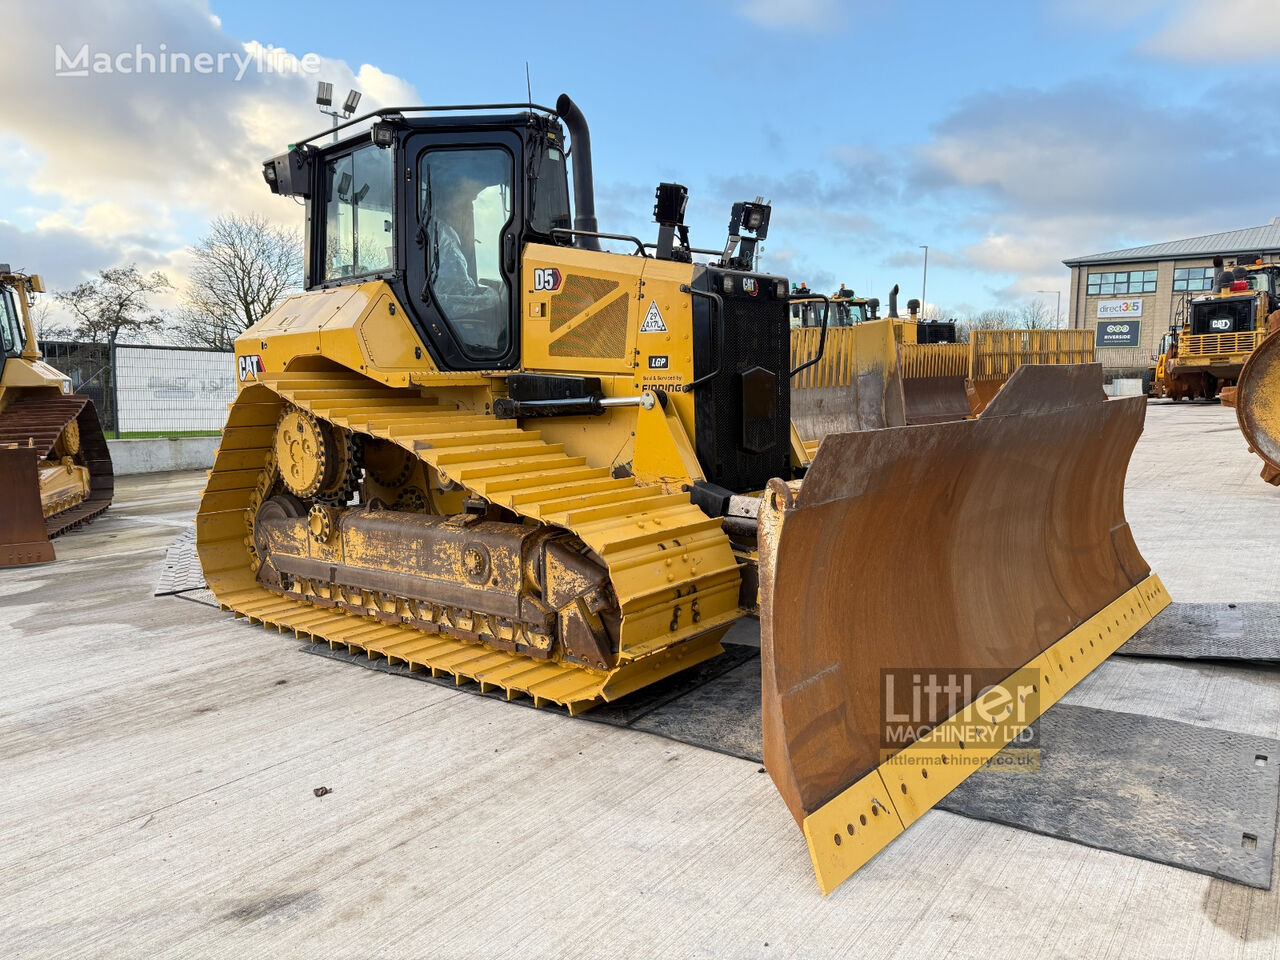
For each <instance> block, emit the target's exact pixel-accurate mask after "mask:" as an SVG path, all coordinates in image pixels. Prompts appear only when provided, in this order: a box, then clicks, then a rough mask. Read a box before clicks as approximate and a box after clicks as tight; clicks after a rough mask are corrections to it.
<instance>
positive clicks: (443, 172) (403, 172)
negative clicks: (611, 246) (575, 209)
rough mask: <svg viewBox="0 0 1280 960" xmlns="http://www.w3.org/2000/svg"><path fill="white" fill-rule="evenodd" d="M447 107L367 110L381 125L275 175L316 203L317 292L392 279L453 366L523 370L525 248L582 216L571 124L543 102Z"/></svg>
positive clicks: (310, 215)
mask: <svg viewBox="0 0 1280 960" xmlns="http://www.w3.org/2000/svg"><path fill="white" fill-rule="evenodd" d="M502 106H503V105H498V108H501V107H502ZM495 109H497V108H495ZM417 110H421V111H423V115H413V114H415V113H416V112H417ZM448 110H449V108H426V107H424V108H417V109H416V110H415V111H382V112H380V113H377V114H372V115H368V116H365V117H361V118H357V119H356V120H353V121H350V123H351V124H355V123H358V122H360V121H366V120H369V119H371V118H372V119H374V122H373V125H372V128H371V129H369V130H366V131H362V132H360V133H359V134H357V135H353V136H350V137H347V138H346V139H343V140H340V141H338V142H336V143H332V144H318V143H316V141H317V140H319V139H320V136H319V135H318V136H317V137H313V138H311V139H310V140H308V141H303V142H302V143H299V144H295V145H294V146H293V148H292V149H290V151H289V153H287V154H284V155H282V156H279V157H276V158H273V159H272V160H269V161H267V162H266V164H264V167H263V175H264V177H265V179H266V181H267V184H268V186H270V187H271V189H272V191H273V192H274V193H278V194H283V195H287V196H295V197H302V198H304V199H305V201H306V205H307V224H308V228H307V234H306V241H307V256H306V288H307V289H308V290H312V289H317V288H325V287H335V286H344V285H349V284H356V283H365V282H368V281H370V280H383V281H386V282H387V283H388V284H389V285H390V286H391V287H392V289H393V290H394V291H395V294H396V297H397V299H398V300H399V301H400V303H402V304H403V305H404V306H405V308H406V310H407V311H408V312H409V313H410V314H411V316H410V320H411V321H412V322H413V325H414V327H415V328H416V329H417V331H418V333H419V335H420V336H421V337H422V339H423V341H424V342H425V343H426V344H427V348H428V350H429V351H430V352H431V354H432V359H433V360H434V361H435V363H436V364H437V365H438V366H439V367H440V368H441V369H445V370H495V369H506V368H511V367H514V366H516V365H517V364H518V363H519V359H520V343H519V336H518V327H517V325H518V323H519V319H520V318H519V315H518V314H519V312H518V304H519V299H520V289H519V268H520V262H519V258H520V254H521V251H522V249H523V247H524V244H526V243H530V242H535V243H536V242H541V243H552V242H554V237H553V231H555V230H560V229H566V228H569V227H570V226H571V221H570V212H569V183H568V169H567V168H568V165H567V163H566V162H565V149H564V144H565V136H564V130H563V128H562V126H561V124H560V121H559V119H558V118H557V117H556V116H555V115H554V113H553V112H552V111H549V110H547V109H546V108H541V107H535V108H534V109H532V110H526V111H524V112H520V113H494V114H475V115H470V116H448V115H442V114H446V113H447V112H448ZM586 162H587V163H588V164H589V158H587V159H586ZM592 225H593V226H594V218H592Z"/></svg>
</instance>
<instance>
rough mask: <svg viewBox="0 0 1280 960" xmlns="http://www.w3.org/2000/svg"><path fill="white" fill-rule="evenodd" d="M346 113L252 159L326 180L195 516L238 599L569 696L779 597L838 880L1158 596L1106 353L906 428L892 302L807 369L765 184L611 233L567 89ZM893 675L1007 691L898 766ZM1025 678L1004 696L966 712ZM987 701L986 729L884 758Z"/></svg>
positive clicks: (234, 601)
mask: <svg viewBox="0 0 1280 960" xmlns="http://www.w3.org/2000/svg"><path fill="white" fill-rule="evenodd" d="M337 129H338V131H339V133H340V134H341V133H343V131H345V134H344V135H343V137H342V139H338V140H337V141H336V142H333V143H329V142H327V141H328V138H329V135H330V131H327V130H326V131H324V132H323V133H321V134H317V135H316V136H313V137H310V138H308V139H305V140H301V141H299V142H298V143H296V144H295V145H294V146H293V147H291V148H290V150H289V151H288V152H287V153H285V154H283V155H281V156H278V157H275V158H273V159H271V160H269V161H267V163H266V164H265V165H264V168H263V173H264V177H265V179H266V181H267V183H268V185H269V186H270V188H271V190H272V191H273V192H274V193H276V194H279V195H282V196H289V197H296V198H300V199H302V200H303V201H304V202H305V204H306V212H307V220H306V222H307V224H308V233H307V249H308V258H307V266H306V271H307V276H306V284H305V287H306V289H305V292H303V293H300V294H297V295H295V296H293V297H290V298H289V299H288V300H286V301H285V302H283V303H282V304H280V305H279V306H278V307H276V309H275V310H273V311H272V312H271V313H270V314H269V315H268V316H266V317H264V318H263V319H262V320H261V321H260V322H258V323H257V324H255V325H254V326H253V327H251V328H249V329H248V330H246V331H245V332H244V334H243V335H242V336H241V337H240V338H239V339H238V340H237V341H236V364H237V373H238V376H239V380H240V391H239V394H238V397H237V399H236V401H235V403H234V404H233V406H232V408H231V411H230V413H229V416H228V420H227V424H226V428H225V429H224V431H223V434H222V440H221V444H220V446H219V448H218V452H217V455H216V461H215V464H214V468H213V471H212V472H211V474H210V477H209V482H208V486H207V488H206V490H205V492H204V495H203V498H202V500H201V505H200V510H199V514H198V516H197V521H196V527H197V544H198V552H199V557H200V560H201V563H202V565H203V568H204V572H205V576H206V579H207V582H208V584H209V587H210V588H211V589H212V590H213V592H214V594H215V595H216V597H217V599H218V601H219V602H220V603H221V604H222V605H223V606H224V607H225V608H227V609H230V610H232V611H234V612H235V613H236V615H237V616H242V617H245V618H248V620H249V621H250V622H259V623H263V624H266V625H270V626H274V627H276V628H278V629H282V630H283V629H288V630H291V631H293V632H295V633H296V634H297V635H299V636H307V637H311V638H312V639H313V640H316V641H321V642H326V643H328V644H330V645H332V646H343V647H346V648H348V649H352V650H359V651H364V652H366V653H367V654H368V655H369V656H370V657H385V658H386V659H387V660H388V661H390V662H392V663H399V664H407V665H409V667H410V668H412V669H418V670H423V671H431V672H432V673H433V674H436V675H445V676H452V677H454V678H456V681H457V682H458V683H459V684H462V683H472V682H474V683H476V684H478V685H479V687H480V689H482V690H494V691H505V693H506V696H507V697H508V698H510V699H515V698H518V697H527V698H530V699H531V700H532V702H533V704H534V705H539V706H541V705H558V706H560V707H562V708H564V709H565V710H566V711H567V712H568V713H569V714H576V713H579V712H581V711H583V710H587V709H589V708H591V707H592V706H594V705H597V704H599V703H602V702H604V701H610V700H615V699H617V698H620V697H623V696H625V695H627V694H628V693H631V692H632V691H635V690H638V689H640V688H642V687H645V686H647V685H649V684H652V683H654V682H655V681H658V680H661V679H663V678H665V677H668V676H671V675H673V674H675V673H676V672H677V671H680V670H683V669H685V668H687V667H690V666H692V665H694V664H697V663H699V662H702V661H705V660H707V659H709V658H711V657H714V656H716V655H717V654H718V653H720V652H721V650H722V647H721V640H722V638H723V637H724V635H725V632H726V631H727V630H728V629H729V627H730V626H731V625H732V624H733V623H734V622H735V621H737V620H739V619H740V618H742V617H744V616H750V615H753V614H755V613H756V612H757V611H758V614H759V617H760V621H761V638H762V654H763V656H762V667H763V671H764V678H763V679H764V690H765V693H764V699H763V703H762V708H763V722H764V736H765V739H764V757H765V764H766V767H767V768H768V770H769V772H770V774H771V775H772V777H773V779H774V782H775V783H777V784H778V787H779V789H780V791H781V793H782V795H783V797H784V798H785V799H786V802H787V804H788V806H789V807H790V809H791V811H792V813H793V814H794V815H795V817H796V819H797V821H798V822H800V823H801V824H802V825H803V827H804V829H805V832H806V834H807V835H808V838H809V845H810V851H811V855H812V858H813V862H814V865H815V869H816V870H817V873H818V877H819V880H820V883H821V885H822V888H823V889H824V890H830V889H832V888H833V887H834V886H835V885H836V884H838V883H839V882H840V881H841V880H843V879H844V878H845V877H847V876H848V875H849V874H850V873H851V872H852V871H853V870H855V869H856V868H857V867H858V866H859V865H860V864H861V863H863V862H864V861H865V860H867V859H868V858H869V857H870V856H872V855H873V854H874V853H875V851H876V850H878V849H880V848H881V847H882V846H883V845H884V844H885V843H887V842H888V841H889V840H891V839H892V837H893V836H894V835H896V834H897V833H898V832H901V830H902V829H904V827H905V826H906V825H907V824H909V823H910V822H911V820H912V819H914V818H915V816H918V814H919V812H921V811H922V810H924V809H927V808H928V807H929V806H931V805H932V804H933V803H934V802H936V800H937V799H938V798H939V797H940V796H941V795H942V794H944V793H945V792H946V791H947V790H948V789H950V787H951V786H954V784H955V783H957V782H958V781H959V780H960V779H963V777H964V776H966V775H967V774H968V773H970V772H972V770H973V769H974V766H975V765H974V764H973V763H971V762H969V761H971V760H974V759H977V760H981V759H983V758H986V757H988V756H990V755H991V754H992V753H993V752H994V750H995V749H998V747H997V746H993V745H994V744H996V743H997V742H998V741H999V740H1000V738H1001V737H1004V736H1005V735H1006V734H1008V733H1009V732H1010V731H1013V730H1021V729H1022V728H1023V727H1025V725H1026V724H1028V723H1030V722H1031V720H1034V719H1035V717H1036V716H1038V713H1039V710H1040V709H1042V708H1043V707H1044V706H1045V705H1047V704H1049V703H1052V702H1053V700H1054V699H1056V697H1057V696H1059V695H1060V693H1061V691H1063V690H1065V689H1066V688H1068V687H1070V686H1071V684H1073V683H1074V682H1076V681H1077V680H1078V679H1079V678H1080V677H1082V676H1083V675H1084V673H1085V672H1087V671H1088V670H1089V669H1091V668H1092V667H1093V666H1094V665H1095V664H1096V663H1097V662H1099V661H1100V660H1101V659H1102V658H1103V657H1105V656H1106V655H1108V654H1109V653H1110V652H1112V651H1113V650H1114V649H1115V648H1116V647H1117V646H1118V645H1119V644H1120V643H1121V642H1122V641H1123V640H1124V639H1126V638H1127V637H1128V636H1130V635H1131V634H1132V633H1133V632H1134V631H1136V630H1137V629H1138V627H1139V626H1140V625H1141V624H1142V623H1145V622H1146V621H1147V620H1148V619H1149V618H1150V617H1151V616H1152V615H1153V614H1154V613H1155V612H1156V610H1158V609H1159V608H1160V606H1162V605H1163V603H1165V602H1167V596H1166V595H1165V593H1164V590H1163V588H1162V587H1161V586H1160V583H1159V580H1158V578H1156V577H1155V576H1154V575H1152V574H1151V572H1150V571H1149V569H1148V568H1147V565H1146V563H1145V562H1144V561H1143V560H1142V557H1141V556H1140V555H1139V553H1138V551H1137V548H1136V547H1135V545H1134V542H1133V539H1132V537H1131V536H1130V535H1129V529H1128V526H1127V525H1126V523H1125V520H1124V515H1123V502H1122V489H1123V482H1124V474H1125V469H1126V465H1127V462H1128V458H1129V455H1130V452H1131V450H1132V449H1133V445H1134V443H1135V442H1136V440H1137V438H1138V435H1139V433H1140V432H1141V429H1142V422H1143V416H1144V408H1143V405H1142V402H1141V400H1140V399H1137V398H1135V399H1127V400H1107V399H1106V398H1105V396H1104V394H1103V391H1102V381H1101V370H1100V368H1098V367H1097V366H1096V365H1088V364H1086V365H1064V366H1056V367H1048V366H1023V367H1021V368H1019V369H1018V370H1017V371H1015V372H1014V373H1013V375H1012V376H1011V377H1010V378H1009V380H1008V382H1007V383H1006V384H1005V386H1004V387H1003V388H1002V389H1001V390H1000V392H999V393H998V394H996V397H995V399H994V400H992V401H991V403H990V404H989V405H988V406H987V408H986V409H985V410H983V412H982V413H981V414H979V415H978V416H977V417H976V418H971V419H964V420H957V421H954V422H945V423H932V424H925V425H918V426H900V427H894V426H886V424H887V423H890V422H891V421H890V420H889V419H886V410H887V409H888V408H889V407H892V406H893V405H894V404H895V403H896V402H897V401H896V400H895V399H894V398H895V394H894V392H893V390H892V389H890V379H891V371H892V370H893V369H895V368H896V360H895V359H894V358H895V357H896V351H897V343H898V339H897V337H896V335H895V330H894V322H893V321H883V322H878V323H877V322H867V323H860V324H854V325H852V326H848V327H845V328H834V327H833V328H831V329H828V326H830V324H829V320H830V316H829V311H827V310H824V315H823V318H822V319H821V320H820V323H819V326H818V327H817V328H816V329H813V330H806V331H802V332H805V333H812V334H813V335H815V337H816V338H817V341H818V344H817V346H816V349H815V353H814V355H813V356H812V357H811V358H810V359H809V360H805V361H803V362H802V363H800V364H793V362H792V360H791V357H792V345H791V342H790V332H791V331H790V324H789V314H790V312H791V309H792V306H793V302H792V296H791V290H790V288H789V285H788V282H787V280H786V279H785V278H783V277H779V276H774V275H770V274H767V273H762V272H760V271H758V270H757V269H756V268H755V256H754V254H755V242H756V240H758V239H762V238H763V236H764V232H765V230H766V229H767V223H768V209H767V207H766V206H764V205H762V204H761V203H759V202H756V203H744V204H738V205H736V206H735V208H734V213H733V217H732V219H731V221H730V231H729V238H728V241H727V243H726V244H725V247H724V250H723V252H722V253H718V254H717V255H716V256H715V257H714V258H713V259H712V260H710V261H709V262H694V254H695V252H697V251H696V248H693V247H691V246H690V245H689V238H688V229H687V227H686V225H685V223H684V207H685V203H686V199H687V192H686V190H685V189H684V187H682V186H680V185H678V184H670V183H666V184H661V185H660V186H659V188H658V191H657V198H656V199H657V202H656V205H655V207H654V217H655V220H656V221H657V223H658V237H657V243H656V244H654V245H652V248H650V246H649V245H646V244H645V243H643V242H642V241H640V240H639V239H637V238H635V237H630V236H625V235H620V234H610V233H603V232H601V231H600V229H599V227H598V225H597V222H596V217H595V213H594V199H593V188H592V162H591V145H590V137H589V133H588V128H587V123H586V120H585V119H584V117H583V115H582V113H581V111H580V110H579V109H578V107H577V106H576V105H575V104H574V103H573V101H571V100H570V99H569V98H568V97H567V96H562V97H561V98H560V99H559V101H558V102H557V104H556V106H555V108H554V109H550V108H547V107H540V106H536V105H533V104H498V105H493V106H490V107H456V108H450V107H424V108H417V109H407V108H402V109H397V110H383V111H376V112H374V113H370V114H366V115H364V116H362V117H359V118H355V119H353V120H351V121H349V122H348V123H346V124H342V125H339V127H338V128H337ZM566 132H567V134H568V137H567V138H566ZM569 146H572V160H573V162H572V181H571V182H572V190H571V189H570V179H569V171H568V166H569V165H568V163H567V160H566V156H567V154H568V147H569ZM571 192H572V197H573V203H572V207H571V204H570V193H571ZM601 241H608V242H610V243H614V244H624V245H626V246H627V247H628V248H629V250H630V252H628V253H611V252H605V251H603V250H602V249H601ZM650 249H652V251H653V252H652V254H650V252H649V251H650ZM717 249H718V248H717ZM846 333H847V334H848V337H847V338H846V339H847V342H845V341H844V340H842V339H841V337H840V336H837V335H842V334H846ZM837 350H840V351H846V352H845V353H842V354H840V355H839V364H840V365H841V366H842V368H847V369H850V370H851V371H853V376H852V382H851V387H852V389H851V390H849V391H846V396H845V398H844V405H843V406H840V405H839V404H835V403H834V402H833V405H832V406H830V407H829V409H828V410H827V411H826V412H827V414H828V415H829V424H828V427H827V428H824V429H823V431H822V434H821V436H819V437H818V439H817V441H815V443H814V444H813V447H812V455H810V454H808V453H807V452H806V450H805V449H804V445H803V443H802V442H801V441H800V440H799V439H798V436H797V431H796V429H795V428H793V425H792V415H793V413H794V408H793V405H792V400H793V396H795V395H797V394H798V393H799V392H800V391H799V390H796V391H793V385H794V384H795V383H797V381H799V380H800V379H801V378H803V377H804V376H805V374H806V373H807V372H808V371H810V370H813V369H817V368H818V367H819V365H821V364H824V363H828V362H834V361H833V358H835V357H836V356H837V354H836V351H837ZM899 422H900V421H899ZM868 427H871V428H874V429H868ZM810 461H811V462H810ZM894 667H902V668H907V669H908V670H911V669H916V670H917V671H918V670H919V669H921V668H929V669H937V670H940V669H947V668H955V669H964V668H968V667H975V668H981V669H983V670H985V671H986V674H984V675H989V676H990V677H991V684H985V683H984V684H983V688H982V689H977V688H975V689H972V690H969V691H967V693H965V694H962V695H961V696H959V697H958V698H953V699H952V701H951V703H950V705H949V706H947V705H944V704H943V703H942V701H930V705H929V707H928V709H927V711H926V712H925V714H924V715H921V716H920V718H919V719H920V727H919V730H918V733H919V737H920V742H921V743H922V744H923V745H922V746H919V747H907V748H905V749H904V748H902V747H901V745H898V747H896V748H894V749H893V750H891V751H889V752H888V753H886V754H885V755H882V752H881V750H880V744H881V742H882V740H883V736H882V729H883V726H884V724H883V722H882V717H881V716H880V710H879V705H880V704H881V703H882V697H881V687H880V684H881V678H882V676H883V675H884V671H885V670H886V669H889V668H894ZM1031 671H1035V677H1036V679H1034V681H1032V680H1028V683H1033V684H1034V685H1035V686H1036V687H1037V688H1038V690H1039V692H1038V693H1036V694H1035V695H1034V696H1027V695H1026V693H1025V691H1021V690H1013V691H1012V694H1013V697H1014V699H1013V700H1012V701H1011V702H1012V703H1014V704H1016V706H1017V709H1016V710H1013V709H1012V708H1011V709H1010V710H1008V711H1005V710H1003V709H1000V710H999V711H998V713H997V712H992V713H991V714H990V716H987V714H986V713H982V714H981V715H978V714H974V715H973V717H972V718H970V714H973V712H974V711H982V710H985V709H986V707H988V706H990V705H991V703H992V701H993V698H994V696H995V695H994V694H993V693H992V691H1000V690H1006V689H1009V688H1010V686H1011V684H1012V682H1013V679H1017V678H1020V677H1031V676H1032V673H1031ZM1041 672H1043V674H1044V679H1043V681H1041V680H1040V679H1039V674H1040V673H1041ZM988 687H989V689H988ZM1019 695H1021V699H1018V698H1019ZM1007 705H1008V703H1007V702H1006V703H1004V704H1001V707H1004V706H1007ZM961 719H964V720H966V721H967V720H970V719H971V720H972V724H973V727H972V729H974V730H977V731H978V733H977V734H975V735H976V736H978V737H980V738H981V742H978V741H974V740H972V739H971V740H970V741H968V743H966V742H961V743H960V746H959V747H958V748H956V747H955V746H954V744H953V743H952V744H944V745H943V746H942V747H941V748H940V749H938V750H936V751H934V752H933V753H932V754H931V755H932V756H934V757H935V759H937V760H938V761H939V762H940V763H941V766H939V767H938V768H937V770H936V771H935V770H934V768H933V767H930V766H921V767H919V769H921V770H924V771H925V774H924V775H925V777H927V782H922V781H921V780H920V779H919V778H918V777H916V776H915V775H914V773H913V774H912V776H911V777H908V778H907V779H895V777H896V776H897V773H898V772H899V768H898V767H896V766H894V765H893V763H892V761H893V760H894V758H895V757H897V756H898V755H899V754H900V753H905V752H906V751H910V756H911V757H913V758H914V757H920V756H923V755H925V754H927V753H929V745H930V744H932V743H934V742H935V740H936V738H937V737H941V736H942V735H943V734H947V733H950V732H954V730H955V729H956V728H957V726H958V724H959V722H960V720H961ZM933 730H937V731H942V732H941V733H939V734H936V735H935V734H932V733H930V731H933ZM930 737H934V738H935V740H930ZM965 749H967V750H968V753H966V754H965V761H966V762H963V763H960V762H954V757H953V754H954V753H955V752H956V751H957V750H965Z"/></svg>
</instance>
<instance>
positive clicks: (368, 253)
mask: <svg viewBox="0 0 1280 960" xmlns="http://www.w3.org/2000/svg"><path fill="white" fill-rule="evenodd" d="M391 162H392V157H391V151H390V150H383V149H381V148H379V147H376V146H374V145H373V144H369V145H368V146H367V147H361V148H360V149H359V150H356V151H354V152H352V153H349V154H347V155H346V156H345V157H338V158H336V159H334V160H330V161H329V162H328V163H327V164H326V165H325V172H326V174H327V176H326V179H325V251H324V252H325V257H324V278H325V279H326V280H338V279H341V278H343V277H357V276H361V275H363V274H366V273H380V272H382V271H384V270H390V269H391V265H392V261H393V259H394V256H393V250H394V249H395V228H394V224H393V206H394V204H393V189H392V166H391Z"/></svg>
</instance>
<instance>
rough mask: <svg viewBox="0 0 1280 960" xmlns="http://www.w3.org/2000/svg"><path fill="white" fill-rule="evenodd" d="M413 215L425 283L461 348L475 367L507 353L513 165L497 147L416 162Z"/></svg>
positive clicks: (434, 154)
mask: <svg viewBox="0 0 1280 960" xmlns="http://www.w3.org/2000/svg"><path fill="white" fill-rule="evenodd" d="M418 172H419V178H418V180H419V183H420V184H421V188H420V191H421V195H420V197H419V210H420V216H421V222H422V224H423V232H422V237H423V241H424V243H423V246H424V247H425V254H426V257H427V283H428V285H429V286H430V287H431V293H432V296H433V297H434V298H435V300H436V303H437V304H438V305H439V307H440V312H441V313H442V314H444V318H445V320H446V321H447V322H448V323H449V326H450V327H452V328H453V331H454V333H455V335H456V336H457V337H458V340H459V341H461V343H462V348H463V351H464V352H465V353H467V355H468V356H470V357H472V358H473V359H476V360H484V359H489V358H495V359H496V358H498V357H501V356H502V355H503V354H505V353H506V352H507V348H508V345H509V341H510V337H511V330H510V302H511V290H510V288H509V286H508V284H507V278H506V277H505V276H504V275H503V272H502V242H503V235H504V234H505V233H506V231H507V227H508V226H509V225H510V223H511V215H512V193H513V177H514V164H513V162H512V159H511V154H509V153H508V152H507V151H506V150H503V149H502V148H500V147H477V148H475V149H470V150H430V151H428V152H427V153H425V154H423V157H422V160H421V164H420V169H419V171H418Z"/></svg>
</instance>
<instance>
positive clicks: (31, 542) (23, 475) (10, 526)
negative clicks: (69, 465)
mask: <svg viewBox="0 0 1280 960" xmlns="http://www.w3.org/2000/svg"><path fill="white" fill-rule="evenodd" d="M37 453H38V451H37V450H36V449H35V448H34V447H12V446H8V447H0V490H4V491H5V493H4V500H5V503H4V509H2V510H0V567H16V566H22V565H23V564H28V563H48V562H49V561H50V560H52V559H53V544H51V543H50V542H49V536H48V534H47V533H46V532H45V523H44V513H43V511H42V510H41V508H40V477H39V474H38V472H37V469H36V464H37Z"/></svg>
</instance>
